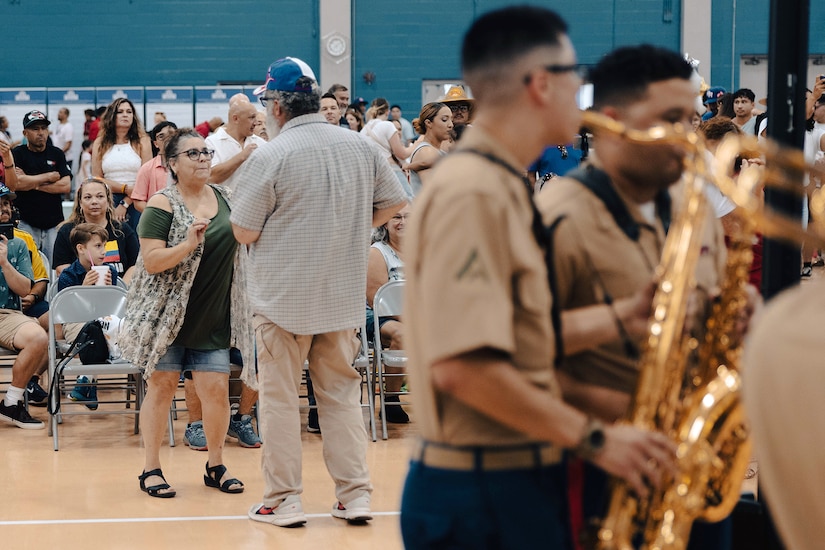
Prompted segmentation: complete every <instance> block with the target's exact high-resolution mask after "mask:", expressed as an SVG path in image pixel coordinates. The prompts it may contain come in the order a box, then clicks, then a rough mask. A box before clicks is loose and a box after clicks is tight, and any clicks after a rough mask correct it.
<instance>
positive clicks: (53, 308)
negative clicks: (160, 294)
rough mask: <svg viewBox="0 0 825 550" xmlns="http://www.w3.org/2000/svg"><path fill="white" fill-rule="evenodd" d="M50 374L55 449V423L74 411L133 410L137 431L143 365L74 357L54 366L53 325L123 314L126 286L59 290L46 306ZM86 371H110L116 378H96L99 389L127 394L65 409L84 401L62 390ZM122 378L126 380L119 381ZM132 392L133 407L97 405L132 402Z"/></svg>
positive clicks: (57, 357) (56, 361)
mask: <svg viewBox="0 0 825 550" xmlns="http://www.w3.org/2000/svg"><path fill="white" fill-rule="evenodd" d="M49 311H50V313H49V378H50V380H52V388H53V389H52V391H51V392H50V410H51V411H54V412H53V414H51V415H50V422H49V432H50V435H52V436H53V438H54V450H55V451H56V450H58V425H59V424H60V423H62V421H63V417H65V416H73V415H95V414H133V415H135V429H134V433H136V434H137V433H138V431H139V415H140V407H141V404H142V402H143V396H144V392H145V384H144V381H143V369H142V368H140V367H138V366H136V365H133V364H132V363H129V362H127V361H115V362H113V363H101V364H93V365H84V364H82V363H81V362H80V360H79V359H78V358H77V357H75V358H73V359H71V360H70V361H68V363H66V364H65V365H64V366H63V367H62V368H61V370H60V371H59V372H58V371H57V367H58V364H59V363H60V362H61V357H60V355H59V353H58V349H57V347H58V340H57V337H56V334H55V325H56V324H63V323H85V322H87V321H92V320H94V319H98V318H100V317H105V316H107V315H116V316H118V317H121V318H123V317H124V315H125V311H126V290H125V289H123V288H121V287H118V286H72V287H69V288H64V289H63V290H61V291H60V292H58V293H57V294H56V295H55V296H54V298H53V299H52V302H51V303H50V307H49ZM81 375H85V376H91V377H95V378H97V377H100V376H107V377H108V376H109V375H113V376H116V377H117V378H115V379H111V378H107V379H103V380H101V379H99V378H98V381H97V384H98V390H99V391H101V390H106V389H113V388H123V387H124V386H125V387H126V389H127V398H126V399H121V400H115V399H109V400H100V399H99V400H98V409H97V410H78V411H75V410H72V411H64V410H63V408H64V406H67V405H71V406H75V407H77V406H80V407H83V405H84V403H85V402H72V401H63V400H62V399H61V396H62V394H63V392H66V391H70V390H71V389H72V388H73V387H74V386H75V385H76V384H75V379H76V377H78V376H81ZM121 380H125V381H121ZM131 392H134V395H135V400H134V405H135V406H134V408H132V409H127V408H125V407H124V408H123V409H122V410H113V409H111V408H108V407H100V405H107V404H125V405H127V406H128V405H130V404H131V398H130V396H131Z"/></svg>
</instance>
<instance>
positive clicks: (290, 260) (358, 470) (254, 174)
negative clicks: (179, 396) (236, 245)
mask: <svg viewBox="0 0 825 550" xmlns="http://www.w3.org/2000/svg"><path fill="white" fill-rule="evenodd" d="M255 94H256V95H259V96H260V97H261V103H262V104H263V106H264V108H265V109H266V115H267V123H266V126H267V133H268V134H269V136H270V141H269V142H268V143H267V144H266V145H265V146H263V147H261V148H259V149H258V151H257V152H256V153H255V154H254V155H252V157H250V158H249V160H248V161H247V162H245V163H244V164H243V166H242V167H241V169H240V171H239V172H238V174H237V186H236V193H235V197H234V201H233V203H234V204H233V208H232V216H231V221H232V227H233V230H234V232H235V238H236V239H237V240H238V242H240V243H243V244H249V245H250V259H251V261H252V264H253V266H252V267H253V272H254V274H253V276H252V277H251V281H252V288H251V289H250V295H251V300H252V307H253V312H254V314H255V317H254V321H253V322H254V323H255V327H256V331H255V332H256V335H257V349H258V381H259V392H260V407H261V414H260V419H261V424H260V433H261V436H262V438H263V440H264V441H265V442H266V445H264V447H263V457H262V460H261V462H262V469H263V475H264V495H263V502H261V503H258V504H255V505H254V506H253V507H252V508H251V509H250V510H249V517H250V519H252V520H254V521H260V522H263V523H271V524H273V525H277V526H280V527H294V526H298V525H302V524H304V523H305V522H306V515H304V512H303V506H302V503H301V492H302V481H301V424H300V415H299V405H298V392H299V387H300V383H301V376H302V372H303V366H304V360H305V359H309V372H310V373H311V375H312V380H313V383H314V387H315V395H316V398H317V402H318V415H319V418H320V422H321V425H322V426H324V441H323V445H324V459H325V461H326V465H327V470H328V471H329V473H330V475H331V477H332V478H333V479H334V481H335V496H336V502H335V504H334V505H333V507H332V515H333V516H334V517H336V518H340V519H344V520H346V521H348V522H350V523H363V522H365V521H367V520H370V519H372V513H371V511H370V496H371V493H372V484H371V483H370V478H369V472H368V471H367V463H366V445H367V434H366V430H365V428H364V417H363V414H362V411H361V403H360V397H361V375H360V374H359V373H358V371H356V370H355V369H353V368H352V361H353V359H354V358H355V355H356V353H357V345H358V342H357V338H356V337H355V329H356V328H357V327H361V326H363V325H364V323H365V310H364V289H365V288H366V284H367V258H368V247H367V246H366V243H368V242H369V235H370V227H377V226H379V225H382V224H384V223H385V222H387V221H389V220H390V219H391V218H392V216H393V215H394V214H395V213H396V212H398V211H399V210H401V208H402V207H403V206H404V205H405V204H406V202H407V201H406V194H405V193H404V191H403V190H402V189H401V185H400V184H399V182H398V179H397V178H396V177H395V174H393V172H392V170H391V169H390V166H389V164H388V163H387V161H386V160H385V159H384V158H382V157H381V156H380V154H379V153H378V152H377V151H376V150H375V149H374V148H373V147H372V146H371V145H370V144H369V143H367V142H366V141H365V140H364V139H363V137H361V136H360V135H358V134H357V133H355V132H342V131H341V130H340V128H337V127H335V126H333V125H331V124H328V123H327V121H326V120H325V119H324V117H323V116H322V115H321V114H319V113H318V110H319V108H320V99H321V98H320V94H319V93H318V85H317V82H316V80H315V75H314V73H313V72H312V69H310V68H309V66H308V65H307V64H306V63H304V62H303V61H301V60H300V59H295V58H292V57H287V58H284V59H279V60H278V61H276V62H275V63H273V64H272V65H270V67H269V71H268V72H267V78H266V82H265V83H264V85H263V86H261V87H259V88H258V89H257V90H256V91H255Z"/></svg>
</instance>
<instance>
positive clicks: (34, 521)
mask: <svg viewBox="0 0 825 550" xmlns="http://www.w3.org/2000/svg"><path fill="white" fill-rule="evenodd" d="M372 515H373V516H398V515H401V512H373V513H372ZM306 516H307V517H308V518H328V517H332V516H331V515H330V514H306ZM241 519H244V520H245V519H249V518H248V517H247V516H192V517H176V518H175V517H172V518H94V519H31V520H20V521H0V526H7V525H78V524H84V523H154V522H158V521H237V520H241Z"/></svg>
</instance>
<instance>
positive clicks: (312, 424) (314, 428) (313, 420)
mask: <svg viewBox="0 0 825 550" xmlns="http://www.w3.org/2000/svg"><path fill="white" fill-rule="evenodd" d="M307 431H308V432H309V433H311V434H319V433H321V425H320V424H318V409H309V415H308V416H307Z"/></svg>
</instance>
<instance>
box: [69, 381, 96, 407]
mask: <svg viewBox="0 0 825 550" xmlns="http://www.w3.org/2000/svg"><path fill="white" fill-rule="evenodd" d="M69 399H71V400H72V401H84V402H85V404H86V408H88V409H90V410H93V411H96V410H97V386H96V385H95V383H94V382H91V381H90V380H89V379H88V378H87V377H85V376H78V377H77V385H75V387H74V389H72V391H71V393H70V394H69Z"/></svg>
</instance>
